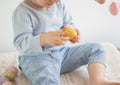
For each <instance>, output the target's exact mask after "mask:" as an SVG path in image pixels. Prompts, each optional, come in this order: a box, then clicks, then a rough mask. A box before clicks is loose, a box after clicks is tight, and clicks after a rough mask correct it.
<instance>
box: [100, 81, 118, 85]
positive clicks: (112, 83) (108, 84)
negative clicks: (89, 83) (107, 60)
mask: <svg viewBox="0 0 120 85" xmlns="http://www.w3.org/2000/svg"><path fill="white" fill-rule="evenodd" d="M99 85H120V82H118V81H104V82H102V83H101V84H99Z"/></svg>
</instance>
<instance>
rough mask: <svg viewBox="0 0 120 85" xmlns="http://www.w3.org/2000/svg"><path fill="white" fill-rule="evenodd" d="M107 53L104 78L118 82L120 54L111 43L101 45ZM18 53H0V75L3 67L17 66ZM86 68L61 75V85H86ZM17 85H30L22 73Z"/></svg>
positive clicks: (17, 79) (119, 78)
mask: <svg viewBox="0 0 120 85" xmlns="http://www.w3.org/2000/svg"><path fill="white" fill-rule="evenodd" d="M102 45H103V46H104V47H105V49H106V51H107V69H106V74H105V75H106V77H107V78H108V79H110V80H111V79H113V80H119V81H120V52H119V51H118V50H117V48H116V47H115V46H114V45H113V44H111V43H108V42H107V43H102ZM17 56H18V52H6V53H0V73H1V72H2V71H3V70H4V66H6V65H13V66H18V58H17ZM86 67H87V66H83V67H81V68H79V69H77V70H75V71H73V72H70V73H67V74H64V75H61V85H88V84H89V82H88V79H89V76H88V72H87V68H86ZM16 84H17V85H31V83H30V82H29V81H28V80H27V78H26V77H25V76H24V75H23V73H22V72H19V76H18V77H17V78H16Z"/></svg>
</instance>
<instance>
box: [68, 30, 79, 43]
mask: <svg viewBox="0 0 120 85" xmlns="http://www.w3.org/2000/svg"><path fill="white" fill-rule="evenodd" d="M75 30H76V32H77V36H76V37H75V38H73V39H71V40H70V41H71V42H72V43H77V42H79V40H80V31H79V30H78V29H75Z"/></svg>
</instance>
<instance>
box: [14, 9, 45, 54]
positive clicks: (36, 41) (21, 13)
mask: <svg viewBox="0 0 120 85" xmlns="http://www.w3.org/2000/svg"><path fill="white" fill-rule="evenodd" d="M12 19H13V20H12V22H13V30H14V45H15V47H16V48H17V50H18V51H19V52H20V53H21V54H24V53H37V52H41V51H43V50H42V46H41V44H40V34H39V35H33V28H32V23H31V19H30V16H29V14H28V13H27V10H23V9H22V8H18V9H16V10H15V12H14V13H13V18H12Z"/></svg>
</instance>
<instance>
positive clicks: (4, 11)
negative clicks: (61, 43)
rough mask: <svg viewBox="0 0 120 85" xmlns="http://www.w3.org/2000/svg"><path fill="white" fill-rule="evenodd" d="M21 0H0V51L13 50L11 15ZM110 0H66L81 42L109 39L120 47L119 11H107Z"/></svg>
mask: <svg viewBox="0 0 120 85" xmlns="http://www.w3.org/2000/svg"><path fill="white" fill-rule="evenodd" d="M21 1H22V0H0V52H3V51H10V50H15V48H14V46H13V43H12V41H13V30H12V22H11V16H12V12H13V10H14V9H15V7H16V6H17V5H18V4H19V3H20V2H21ZM111 1H112V0H107V1H106V3H105V4H104V5H100V4H98V3H96V2H95V1H94V0H67V2H68V4H69V6H70V9H71V13H72V15H73V18H74V21H75V23H76V26H77V27H78V28H80V30H81V34H82V39H81V41H82V42H84V41H100V42H101V41H110V42H112V43H113V44H115V45H116V46H117V47H120V43H119V42H120V38H119V37H120V33H119V32H120V24H119V23H120V13H119V14H118V15H117V16H112V15H111V14H110V13H109V11H108V6H109V4H110V2H111ZM114 1H115V0H114ZM116 1H117V2H118V3H120V1H119V0H116Z"/></svg>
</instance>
